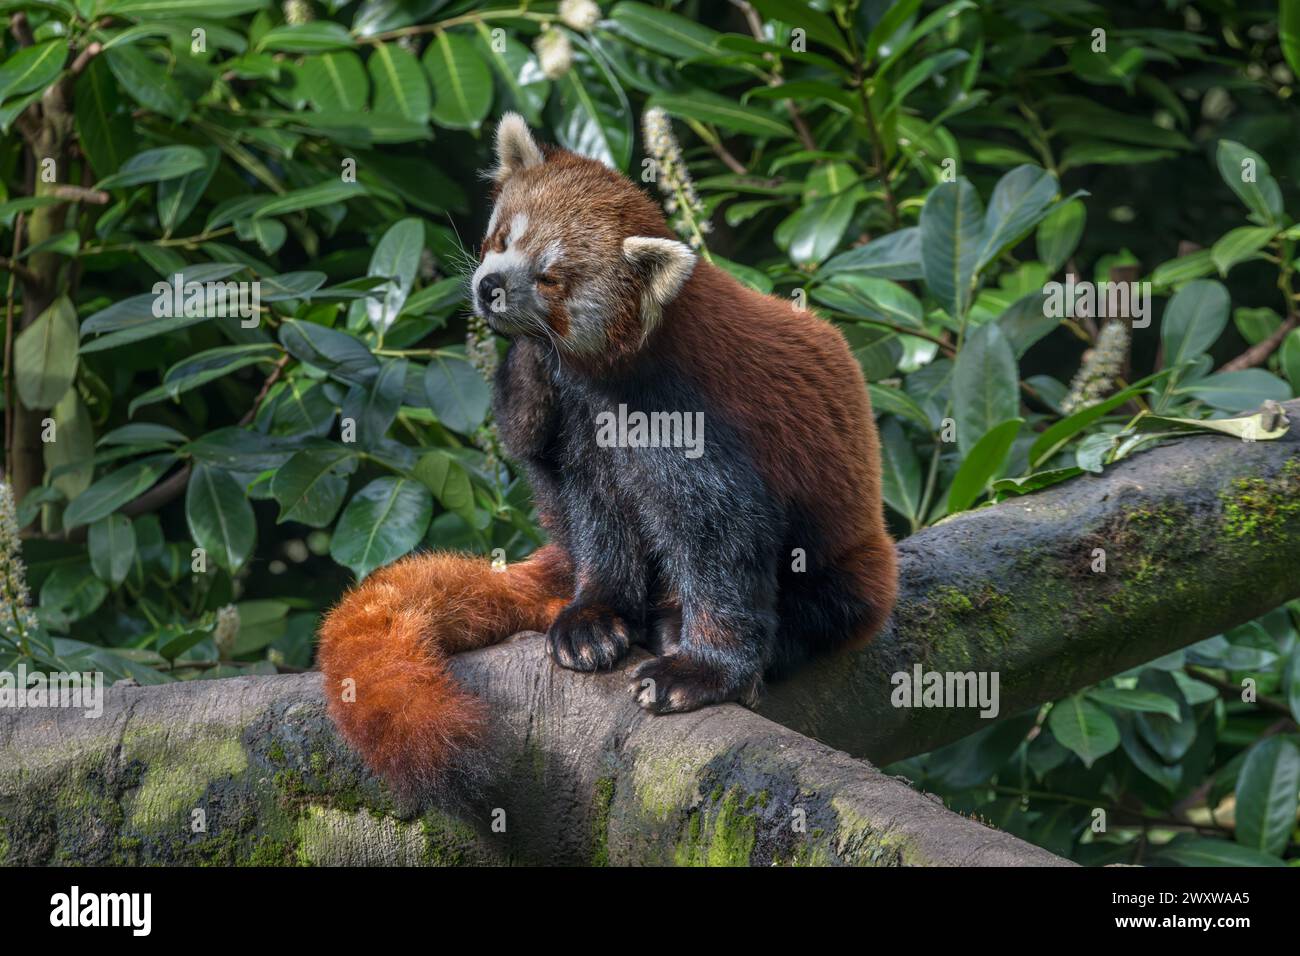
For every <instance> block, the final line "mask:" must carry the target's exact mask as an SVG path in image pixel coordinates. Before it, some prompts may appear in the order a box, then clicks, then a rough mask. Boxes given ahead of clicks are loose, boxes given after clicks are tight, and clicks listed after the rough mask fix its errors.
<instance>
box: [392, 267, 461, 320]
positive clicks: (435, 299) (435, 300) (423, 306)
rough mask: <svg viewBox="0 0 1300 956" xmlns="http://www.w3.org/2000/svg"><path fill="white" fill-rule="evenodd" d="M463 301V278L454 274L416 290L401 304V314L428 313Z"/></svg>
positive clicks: (440, 310)
mask: <svg viewBox="0 0 1300 956" xmlns="http://www.w3.org/2000/svg"><path fill="white" fill-rule="evenodd" d="M464 301H465V280H464V279H459V278H456V277H455V276H452V277H449V278H446V279H439V280H438V281H437V282H435V283H434V284H433V285H430V286H426V287H425V288H423V289H421V290H420V291H419V292H416V293H415V294H414V295H412V296H411V297H410V298H409V299H407V300H406V304H405V305H403V306H402V314H403V315H430V314H434V313H438V312H445V311H447V310H448V309H452V308H455V307H456V306H458V305H460V304H461V303H462V302H464Z"/></svg>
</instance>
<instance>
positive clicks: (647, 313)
mask: <svg viewBox="0 0 1300 956" xmlns="http://www.w3.org/2000/svg"><path fill="white" fill-rule="evenodd" d="M623 257H624V258H625V259H627V260H628V262H630V263H632V265H633V266H634V267H635V268H636V270H637V272H638V273H640V275H641V280H642V292H641V311H642V316H643V318H644V319H645V322H646V326H647V328H649V327H650V326H651V325H653V324H654V323H655V322H658V321H659V316H660V314H661V312H662V310H663V308H664V306H666V305H667V304H668V303H669V302H671V301H672V300H673V299H674V297H676V295H677V293H678V292H679V291H681V288H682V286H683V285H685V284H686V280H687V279H689V278H690V277H691V272H692V271H693V270H694V269H695V261H696V256H695V253H694V252H692V251H691V247H690V246H688V245H686V243H684V242H677V241H676V240H675V239H657V238H652V237H649V236H629V237H628V238H627V239H624V240H623Z"/></svg>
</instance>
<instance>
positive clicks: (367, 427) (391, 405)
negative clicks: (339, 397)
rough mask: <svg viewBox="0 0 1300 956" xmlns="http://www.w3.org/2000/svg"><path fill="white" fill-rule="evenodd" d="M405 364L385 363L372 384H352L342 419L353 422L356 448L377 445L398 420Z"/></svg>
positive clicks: (344, 403) (403, 360) (402, 360)
mask: <svg viewBox="0 0 1300 956" xmlns="http://www.w3.org/2000/svg"><path fill="white" fill-rule="evenodd" d="M406 364H407V363H406V360H405V359H396V360H390V361H386V362H384V363H383V365H382V367H381V368H380V371H379V375H378V376H376V378H375V381H374V384H372V385H370V386H368V387H367V386H362V385H354V386H352V390H351V391H350V392H349V393H348V396H347V398H346V399H344V401H343V411H342V419H343V420H344V421H345V422H346V420H348V419H351V420H352V422H353V423H354V427H355V428H356V439H357V444H358V445H359V447H361V448H373V447H374V446H376V445H378V444H379V443H380V442H381V441H382V440H383V438H384V434H385V433H386V432H387V431H388V426H389V425H391V424H392V423H393V419H394V418H396V417H397V410H398V409H399V408H400V407H401V405H402V393H403V391H404V389H405V386H406Z"/></svg>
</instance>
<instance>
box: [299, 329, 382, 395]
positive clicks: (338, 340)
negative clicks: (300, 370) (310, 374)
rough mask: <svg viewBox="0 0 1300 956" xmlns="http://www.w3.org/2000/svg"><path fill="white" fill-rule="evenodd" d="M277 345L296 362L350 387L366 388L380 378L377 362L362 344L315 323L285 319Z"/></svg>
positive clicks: (348, 336) (355, 339)
mask: <svg viewBox="0 0 1300 956" xmlns="http://www.w3.org/2000/svg"><path fill="white" fill-rule="evenodd" d="M280 344H281V345H283V346H284V347H285V349H287V350H288V352H289V354H290V355H292V356H293V357H294V358H296V359H298V360H299V361H302V362H306V363H308V364H309V365H314V366H316V367H317V368H318V369H321V370H322V371H324V372H328V373H329V374H330V375H332V376H333V377H334V378H337V379H339V380H340V381H343V382H347V383H348V384H349V385H369V384H370V383H371V382H372V381H374V378H375V376H376V375H378V374H379V360H378V359H377V358H375V356H374V355H373V354H372V353H371V351H370V349H368V348H367V347H366V345H365V343H363V342H361V341H360V340H359V339H357V338H354V337H353V336H351V335H348V334H347V333H346V332H339V331H337V330H335V329H327V328H325V326H323V325H317V324H316V323H314V322H303V321H300V320H298V319H285V321H284V322H283V323H282V324H281V326H280Z"/></svg>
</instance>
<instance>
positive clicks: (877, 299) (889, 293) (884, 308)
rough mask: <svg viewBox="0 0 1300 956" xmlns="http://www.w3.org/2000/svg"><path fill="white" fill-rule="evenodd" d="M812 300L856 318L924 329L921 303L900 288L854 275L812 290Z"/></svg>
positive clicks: (845, 274)
mask: <svg viewBox="0 0 1300 956" xmlns="http://www.w3.org/2000/svg"><path fill="white" fill-rule="evenodd" d="M813 298H814V299H816V300H817V301H818V302H820V303H822V304H823V305H825V306H829V307H830V308H832V309H834V310H836V311H837V312H843V313H844V314H845V315H851V316H853V317H854V318H858V319H873V320H875V321H877V322H887V323H889V324H891V325H902V326H911V327H912V328H915V329H917V330H922V329H924V323H923V314H922V312H921V303H920V302H918V301H917V299H916V296H914V295H912V293H910V292H908V291H907V290H906V289H904V288H903V287H902V286H901V285H898V284H897V283H895V282H890V281H889V280H888V279H877V278H874V277H872V276H864V275H860V274H858V273H850V272H845V273H840V274H839V275H835V276H832V277H831V278H830V280H829V281H828V282H825V283H823V284H821V285H819V286H816V287H814V288H813Z"/></svg>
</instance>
